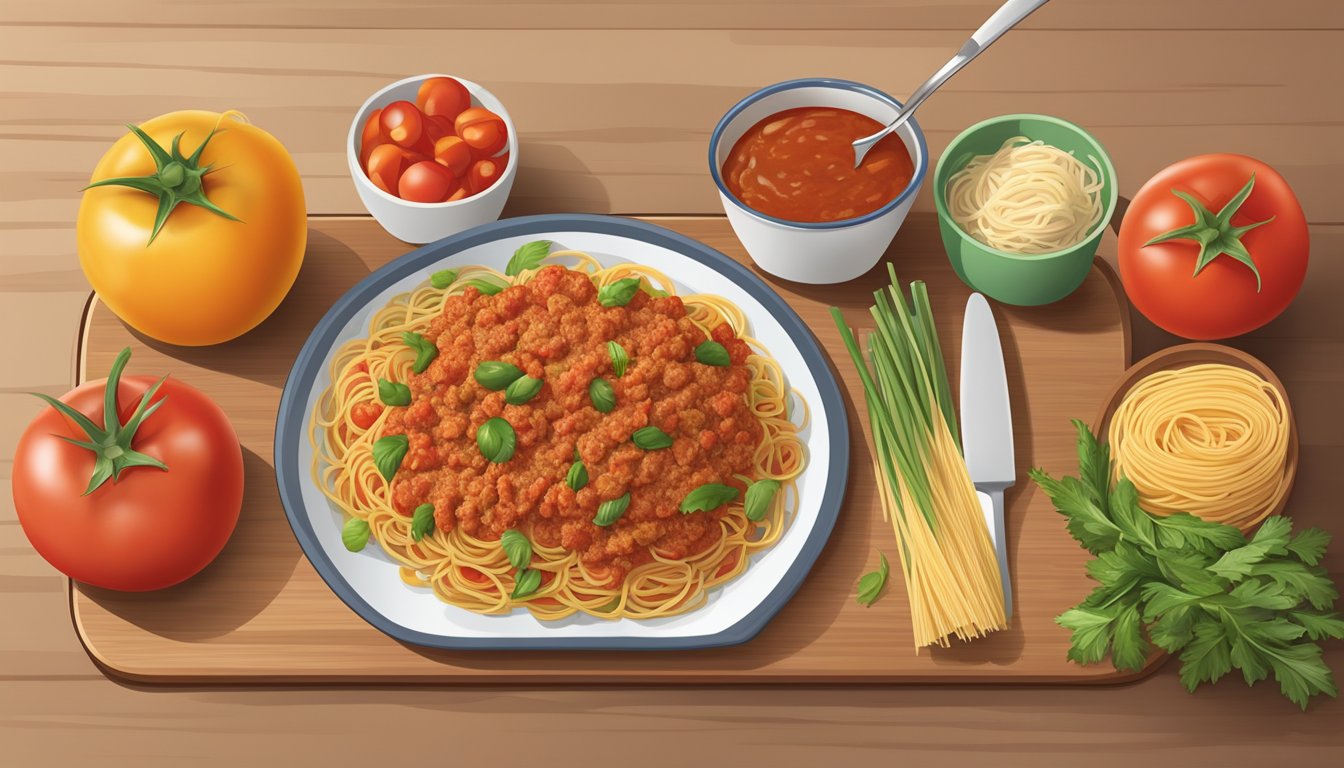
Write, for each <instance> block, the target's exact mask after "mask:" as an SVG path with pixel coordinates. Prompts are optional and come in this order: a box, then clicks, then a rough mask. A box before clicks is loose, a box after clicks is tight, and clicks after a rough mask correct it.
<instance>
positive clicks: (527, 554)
mask: <svg viewBox="0 0 1344 768" xmlns="http://www.w3.org/2000/svg"><path fill="white" fill-rule="evenodd" d="M499 545H500V546H501V547H503V548H504V556H505V557H507V558H509V565H512V566H513V567H514V568H517V569H519V570H522V569H525V568H527V566H528V563H531V562H532V542H530V541H528V540H527V537H526V536H524V535H523V534H522V532H521V531H516V530H514V529H512V528H510V529H509V530H507V531H505V532H504V534H503V535H502V536H500V537H499Z"/></svg>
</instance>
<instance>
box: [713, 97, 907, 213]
mask: <svg viewBox="0 0 1344 768" xmlns="http://www.w3.org/2000/svg"><path fill="white" fill-rule="evenodd" d="M881 128H882V124H881V123H879V122H878V121H876V120H874V119H873V118H871V117H868V116H866V115H861V114H859V113H858V112H852V111H850V110H847V109H840V108H838V107H799V108H795V109H787V110H784V111H782V112H776V113H775V114H773V115H770V116H769V117H767V118H765V119H764V120H761V121H760V122H758V123H756V124H755V125H753V126H752V127H751V128H750V129H749V130H748V131H747V132H746V133H744V134H742V138H740V139H738V141H737V143H736V144H735V145H733V150H732V152H730V153H728V157H727V159H725V160H724V163H723V169H722V170H723V181H724V184H725V185H726V186H727V188H728V191H729V192H730V193H732V195H733V196H734V197H736V198H737V199H738V200H740V201H741V202H742V203H743V204H744V205H746V206H747V207H749V208H751V209H752V210H754V211H757V212H758V213H762V214H765V215H766V216H772V217H774V218H777V219H783V220H785V221H798V222H825V221H842V220H844V219H852V218H855V217H858V216H863V215H864V214H868V213H872V212H873V211H876V210H877V209H879V208H881V207H882V206H884V205H886V204H887V203H889V202H891V201H892V200H894V199H896V197H897V196H899V195H900V194H901V192H903V191H904V190H905V188H906V187H907V186H909V185H910V180H911V178H912V177H913V176H914V162H913V161H912V160H911V158H910V152H909V150H908V149H906V146H905V142H903V141H902V140H901V138H900V136H898V135H896V134H892V135H890V136H887V137H886V138H884V139H882V141H880V142H878V144H877V145H876V146H875V147H873V148H872V150H871V151H869V153H868V155H867V156H866V157H865V158H864V160H863V165H861V166H859V167H858V168H855V167H854V150H853V148H852V147H851V146H850V143H851V142H853V141H854V140H855V139H859V138H862V137H864V136H870V135H872V134H873V133H876V132H877V131H878V130H880V129H881Z"/></svg>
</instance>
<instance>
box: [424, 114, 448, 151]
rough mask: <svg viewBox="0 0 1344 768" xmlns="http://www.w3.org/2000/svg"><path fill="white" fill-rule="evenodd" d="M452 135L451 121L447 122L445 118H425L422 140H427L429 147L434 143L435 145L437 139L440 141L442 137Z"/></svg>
mask: <svg viewBox="0 0 1344 768" xmlns="http://www.w3.org/2000/svg"><path fill="white" fill-rule="evenodd" d="M452 135H453V121H452V120H449V119H448V118H446V117H435V116H434V115H426V116H425V123H424V136H423V137H422V139H423V140H428V141H429V144H430V146H431V147H432V146H433V145H434V144H435V143H437V142H438V140H439V139H442V138H443V137H444V136H452Z"/></svg>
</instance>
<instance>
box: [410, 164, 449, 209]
mask: <svg viewBox="0 0 1344 768" xmlns="http://www.w3.org/2000/svg"><path fill="white" fill-rule="evenodd" d="M456 186H457V178H456V177H455V176H453V174H452V173H451V172H450V171H449V170H448V169H447V168H445V167H443V166H442V165H439V164H438V163H436V162H434V161H432V160H421V161H420V162H418V163H415V164H414V165H411V166H410V167H409V168H407V169H406V170H404V171H402V173H401V180H400V181H399V182H397V194H398V195H400V196H401V199H403V200H410V201H411V202H413V203H441V202H443V201H444V199H446V198H447V197H448V195H450V194H452V191H453V188H454V187H456Z"/></svg>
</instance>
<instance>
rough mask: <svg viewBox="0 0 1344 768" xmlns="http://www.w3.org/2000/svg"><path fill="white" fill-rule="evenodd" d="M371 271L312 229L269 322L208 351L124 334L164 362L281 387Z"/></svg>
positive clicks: (333, 239) (344, 248)
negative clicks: (339, 304) (316, 330)
mask: <svg viewBox="0 0 1344 768" xmlns="http://www.w3.org/2000/svg"><path fill="white" fill-rule="evenodd" d="M403 248H404V246H403ZM369 272H370V268H369V265H368V264H367V263H366V262H365V260H364V259H362V258H360V256H359V255H358V254H357V253H356V252H355V251H354V250H353V249H352V248H351V247H350V246H349V245H347V244H345V243H344V242H342V241H341V240H339V239H337V238H336V237H333V236H332V235H330V234H328V233H326V232H323V231H320V230H318V229H315V228H310V229H309V230H308V247H307V250H306V252H305V255H304V259H303V266H302V267H301V268H300V269H299V274H298V276H297V277H296V278H295V280H294V285H293V287H291V288H290V289H289V294H288V295H286V296H285V299H284V301H282V302H280V306H279V307H277V308H276V310H275V312H273V313H271V316H270V317H268V318H266V319H265V320H263V321H262V322H261V324H260V325H258V326H257V327H256V328H253V329H252V330H250V331H248V332H247V333H245V334H243V335H242V336H239V337H238V338H236V339H232V340H230V341H226V342H224V343H222V344H214V345H211V346H207V347H179V346H174V345H172V344H167V343H165V342H162V341H157V340H155V339H151V338H149V337H148V336H145V335H144V334H141V333H140V332H138V331H136V330H135V329H133V328H129V326H128V330H130V332H131V333H132V334H133V335H134V336H135V337H136V338H137V339H139V340H140V342H141V343H143V344H145V345H146V346H148V347H151V348H153V349H154V350H156V351H158V352H161V353H162V354H164V355H167V356H168V357H172V358H175V359H177V360H181V361H183V362H185V363H189V364H191V365H193V366H197V367H200V368H205V369H208V370H213V371H221V372H223V373H227V374H229V375H231V376H239V377H242V378H245V379H251V380H252V381H257V382H260V383H262V384H267V385H270V386H274V387H281V386H283V385H284V383H285V379H286V378H287V377H288V376H289V370H290V366H291V365H292V364H293V361H294V358H295V357H296V356H298V353H299V348H300V347H301V346H303V342H304V341H306V340H307V338H308V335H309V334H310V333H312V330H313V327H314V326H316V325H317V321H318V320H320V319H321V318H322V316H323V315H324V314H326V312H327V310H328V309H330V308H331V306H332V304H334V303H335V302H336V300H337V299H339V298H340V297H341V296H342V295H343V294H344V293H345V292H346V291H347V290H349V289H350V287H351V286H353V285H354V284H355V283H357V282H359V281H360V280H362V279H363V278H364V277H365V276H366V275H368V274H369Z"/></svg>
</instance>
